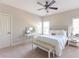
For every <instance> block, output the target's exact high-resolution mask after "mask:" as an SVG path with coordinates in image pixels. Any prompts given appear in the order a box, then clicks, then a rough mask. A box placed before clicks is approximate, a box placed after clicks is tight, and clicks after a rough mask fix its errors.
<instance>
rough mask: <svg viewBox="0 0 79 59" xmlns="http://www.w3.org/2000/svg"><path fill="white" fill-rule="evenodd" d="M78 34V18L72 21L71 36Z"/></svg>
mask: <svg viewBox="0 0 79 59" xmlns="http://www.w3.org/2000/svg"><path fill="white" fill-rule="evenodd" d="M76 34H79V18H77V19H73V35H76Z"/></svg>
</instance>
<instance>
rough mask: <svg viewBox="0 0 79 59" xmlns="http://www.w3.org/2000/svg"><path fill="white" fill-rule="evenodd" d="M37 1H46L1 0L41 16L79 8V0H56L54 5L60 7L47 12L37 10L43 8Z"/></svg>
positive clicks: (0, 1)
mask: <svg viewBox="0 0 79 59" xmlns="http://www.w3.org/2000/svg"><path fill="white" fill-rule="evenodd" d="M37 1H39V2H41V3H43V4H44V3H45V0H0V3H3V4H7V5H10V6H13V7H16V8H19V9H22V10H24V11H27V12H30V13H33V14H37V15H39V16H45V15H51V14H56V13H60V12H64V11H68V10H72V9H76V8H79V0H55V1H56V3H55V4H54V5H52V6H56V7H58V10H49V11H50V12H49V13H48V14H47V13H46V11H45V10H41V11H38V10H37V9H40V8H42V6H40V5H38V4H37ZM50 1H51V0H50Z"/></svg>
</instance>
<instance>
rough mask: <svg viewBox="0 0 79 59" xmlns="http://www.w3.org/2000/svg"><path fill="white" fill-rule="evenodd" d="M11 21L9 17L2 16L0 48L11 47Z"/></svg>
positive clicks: (0, 15) (0, 21)
mask: <svg viewBox="0 0 79 59" xmlns="http://www.w3.org/2000/svg"><path fill="white" fill-rule="evenodd" d="M10 42H11V19H10V16H9V15H6V14H0V48H4V47H8V46H10Z"/></svg>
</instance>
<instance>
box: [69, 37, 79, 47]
mask: <svg viewBox="0 0 79 59" xmlns="http://www.w3.org/2000/svg"><path fill="white" fill-rule="evenodd" d="M68 45H70V46H76V47H79V38H76V37H75V38H71V39H70V40H68Z"/></svg>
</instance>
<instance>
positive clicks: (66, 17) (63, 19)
mask: <svg viewBox="0 0 79 59" xmlns="http://www.w3.org/2000/svg"><path fill="white" fill-rule="evenodd" d="M74 18H79V9H74V10H70V11H66V12H62V13H58V14H55V15H50V16H46V17H44V20H49V21H50V29H67V28H68V27H69V26H71V25H72V20H73V19H74Z"/></svg>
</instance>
